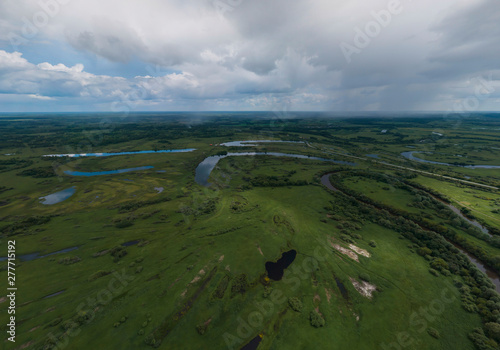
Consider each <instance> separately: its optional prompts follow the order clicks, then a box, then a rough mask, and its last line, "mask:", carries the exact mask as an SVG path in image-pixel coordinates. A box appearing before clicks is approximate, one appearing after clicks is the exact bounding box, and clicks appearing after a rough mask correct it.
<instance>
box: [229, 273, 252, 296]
mask: <svg viewBox="0 0 500 350" xmlns="http://www.w3.org/2000/svg"><path fill="white" fill-rule="evenodd" d="M248 287H249V286H248V281H247V275H245V274H244V273H242V274H241V275H239V276H238V277H236V278H235V279H234V281H233V284H232V285H231V293H232V295H235V294H236V293H241V294H244V293H245V292H246V291H247V289H248Z"/></svg>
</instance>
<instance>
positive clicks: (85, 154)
mask: <svg viewBox="0 0 500 350" xmlns="http://www.w3.org/2000/svg"><path fill="white" fill-rule="evenodd" d="M193 151H196V148H186V149H168V150H158V151H135V152H112V153H107V152H103V153H80V154H74V153H67V154H46V155H44V157H70V158H79V157H112V156H123V155H128V154H148V153H185V152H193Z"/></svg>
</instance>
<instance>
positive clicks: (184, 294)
mask: <svg viewBox="0 0 500 350" xmlns="http://www.w3.org/2000/svg"><path fill="white" fill-rule="evenodd" d="M187 291H188V290H187V289H184V292H182V293H181V297H183V298H184V297H185V296H186V293H187Z"/></svg>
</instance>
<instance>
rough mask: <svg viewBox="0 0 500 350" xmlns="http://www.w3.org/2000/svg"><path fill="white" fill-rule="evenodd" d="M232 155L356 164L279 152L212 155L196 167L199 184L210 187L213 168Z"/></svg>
mask: <svg viewBox="0 0 500 350" xmlns="http://www.w3.org/2000/svg"><path fill="white" fill-rule="evenodd" d="M232 156H275V157H290V158H300V159H310V160H319V161H323V162H331V163H337V164H343V165H356V163H351V162H345V161H341V160H333V159H327V158H320V157H309V156H304V155H302V154H289V153H278V152H266V153H264V152H239V153H228V154H226V155H220V156H211V157H207V158H205V159H204V160H203V161H202V162H201V163H200V164H199V165H198V167H197V168H196V172H195V175H194V180H195V181H196V183H197V184H199V185H201V186H205V187H208V186H210V185H211V184H210V183H209V182H208V178H209V177H210V174H211V173H212V170H213V169H214V168H215V166H216V165H217V163H218V162H219V160H221V159H223V158H226V157H232Z"/></svg>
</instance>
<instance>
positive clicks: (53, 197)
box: [38, 186, 76, 205]
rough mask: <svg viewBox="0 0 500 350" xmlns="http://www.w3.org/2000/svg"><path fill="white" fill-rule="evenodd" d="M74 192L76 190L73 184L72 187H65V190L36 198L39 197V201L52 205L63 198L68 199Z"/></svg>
mask: <svg viewBox="0 0 500 350" xmlns="http://www.w3.org/2000/svg"><path fill="white" fill-rule="evenodd" d="M75 192H76V187H75V186H73V187H70V188H67V189H65V190H62V191H59V192H55V193H52V194H49V195H48V196H45V197H40V198H38V199H40V203H42V204H45V205H52V204H57V203H60V202H62V201H64V200H66V199H68V198H69V197H71V196H72V195H74V194H75Z"/></svg>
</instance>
